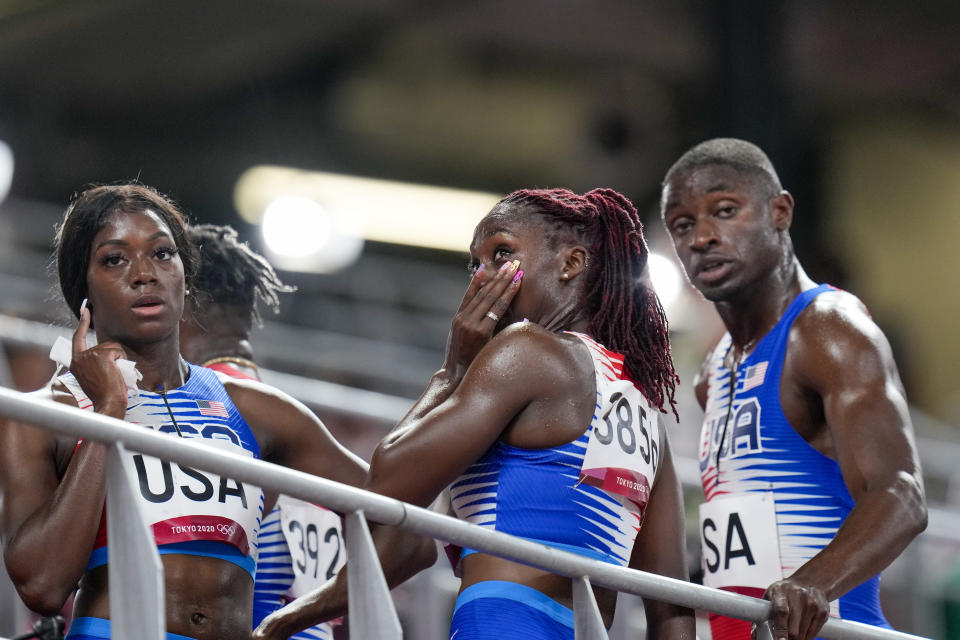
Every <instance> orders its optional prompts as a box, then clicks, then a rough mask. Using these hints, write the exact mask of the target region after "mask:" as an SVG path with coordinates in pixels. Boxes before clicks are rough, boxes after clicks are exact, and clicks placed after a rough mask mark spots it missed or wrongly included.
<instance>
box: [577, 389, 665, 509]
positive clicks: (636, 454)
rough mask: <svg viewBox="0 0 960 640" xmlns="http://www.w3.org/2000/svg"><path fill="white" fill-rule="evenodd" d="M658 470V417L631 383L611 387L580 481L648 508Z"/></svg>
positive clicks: (592, 435)
mask: <svg viewBox="0 0 960 640" xmlns="http://www.w3.org/2000/svg"><path fill="white" fill-rule="evenodd" d="M659 466H660V431H659V426H658V423H657V416H656V413H655V412H654V411H653V410H651V408H650V405H649V403H648V402H647V400H646V398H644V397H643V395H641V394H640V392H639V391H638V390H637V388H636V387H634V386H633V384H631V383H630V382H628V381H619V382H618V383H616V384H615V385H611V387H610V388H608V389H607V395H606V397H605V398H604V400H603V402H602V404H601V406H600V407H599V414H598V416H597V418H596V419H595V420H594V423H593V430H592V432H591V434H590V440H589V442H588V443H587V451H586V454H585V455H584V458H583V467H582V468H581V470H580V481H581V482H584V483H586V484H590V485H593V486H595V487H599V488H601V489H603V490H604V491H609V492H611V493H616V494H619V495H623V496H626V497H628V498H630V499H632V500H634V501H636V502H639V503H640V504H641V505H645V504H646V503H647V501H648V500H649V499H650V488H651V485H652V483H653V478H654V476H655V475H656V472H657V468H658V467H659Z"/></svg>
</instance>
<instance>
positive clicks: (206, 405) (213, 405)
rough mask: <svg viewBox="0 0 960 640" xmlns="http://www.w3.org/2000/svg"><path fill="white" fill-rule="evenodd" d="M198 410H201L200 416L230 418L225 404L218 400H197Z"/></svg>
mask: <svg viewBox="0 0 960 640" xmlns="http://www.w3.org/2000/svg"><path fill="white" fill-rule="evenodd" d="M197 408H199V409H200V415H202V416H217V417H220V418H229V417H230V416H229V414H227V408H226V407H225V406H223V403H222V402H217V401H216V400H197Z"/></svg>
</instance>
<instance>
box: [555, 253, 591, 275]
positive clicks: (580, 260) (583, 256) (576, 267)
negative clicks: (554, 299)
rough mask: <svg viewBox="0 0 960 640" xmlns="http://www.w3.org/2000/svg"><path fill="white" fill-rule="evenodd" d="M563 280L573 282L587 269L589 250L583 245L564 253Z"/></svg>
mask: <svg viewBox="0 0 960 640" xmlns="http://www.w3.org/2000/svg"><path fill="white" fill-rule="evenodd" d="M561 255H562V256H563V271H562V273H561V274H560V279H561V280H573V279H574V278H576V277H577V276H578V275H580V274H581V273H583V272H584V270H585V269H586V268H587V250H586V248H584V247H583V246H581V245H573V246H571V247H567V248H566V249H565V250H564V251H563V253H562V254H561Z"/></svg>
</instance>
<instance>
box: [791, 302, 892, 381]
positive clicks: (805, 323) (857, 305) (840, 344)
mask: <svg viewBox="0 0 960 640" xmlns="http://www.w3.org/2000/svg"><path fill="white" fill-rule="evenodd" d="M788 357H789V359H790V360H791V362H792V364H793V365H794V366H795V367H796V369H795V370H796V371H797V373H799V374H800V375H801V376H802V377H803V378H807V379H826V380H828V381H829V380H834V381H837V382H839V380H838V377H840V376H845V375H849V373H850V372H854V371H855V372H856V373H857V376H858V377H862V375H863V372H864V371H867V370H870V369H875V370H876V371H877V373H881V372H887V371H889V370H890V368H891V367H892V366H893V354H892V351H891V349H890V344H889V342H888V341H887V338H886V336H885V335H884V334H883V331H882V330H881V329H880V327H879V326H877V323H876V322H874V320H873V318H872V317H871V316H870V312H869V311H868V310H867V307H866V305H864V304H863V302H861V301H860V299H859V298H857V297H856V296H854V295H853V294H851V293H849V292H847V291H842V290H839V289H837V290H831V291H829V292H826V293H822V294H820V295H819V296H817V297H816V298H814V300H813V301H812V302H811V303H810V305H809V306H808V307H807V308H806V309H804V311H803V312H802V313H801V314H800V315H799V317H798V318H797V320H796V322H794V326H793V328H792V329H791V332H790V342H789V347H788ZM821 382H823V380H821Z"/></svg>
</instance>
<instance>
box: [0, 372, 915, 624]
mask: <svg viewBox="0 0 960 640" xmlns="http://www.w3.org/2000/svg"><path fill="white" fill-rule="evenodd" d="M0 415H2V416H5V417H8V418H12V419H15V420H19V421H22V422H27V423H30V424H34V425H37V426H42V427H45V428H47V429H50V430H52V431H55V432H57V433H61V434H66V435H70V436H75V437H82V438H87V439H90V440H96V441H99V442H104V443H107V444H110V445H113V446H118V445H121V446H123V447H126V448H129V449H132V450H135V451H140V452H143V453H146V454H149V455H152V456H156V457H158V458H161V459H164V460H169V461H173V462H177V463H180V464H187V465H190V466H191V467H195V468H199V469H203V470H206V471H211V472H214V473H218V474H221V475H226V476H229V477H230V478H234V479H237V480H241V481H244V482H249V483H251V484H254V485H256V486H259V487H263V488H264V489H270V490H273V491H278V492H280V493H283V494H286V495H290V496H293V497H296V498H300V499H302V500H308V501H311V502H317V503H321V504H324V505H326V506H327V507H329V508H332V509H334V510H336V511H340V512H343V513H345V514H357V513H359V514H361V515H360V516H359V519H360V520H361V521H362V518H363V517H367V518H369V519H370V520H374V521H376V522H381V523H384V524H388V525H394V526H400V527H403V528H405V529H410V530H412V531H415V532H417V533H420V534H423V535H426V536H430V537H433V538H437V539H441V540H445V541H448V542H452V543H454V544H458V545H461V546H463V547H469V548H473V549H479V550H481V551H484V552H486V553H492V554H494V555H498V556H502V557H505V558H509V559H512V560H517V561H520V562H524V563H526V564H530V565H534V566H537V567H540V568H542V569H545V570H547V571H551V572H553V573H556V574H558V575H563V576H566V577H569V578H571V579H573V580H574V581H580V580H581V579H585V581H584V583H582V584H581V587H579V588H577V592H579V593H584V589H583V588H582V586H586V585H587V584H592V585H596V586H601V587H606V588H609V589H614V590H617V591H623V592H626V593H632V594H636V595H639V596H643V597H648V598H652V599H655V600H660V601H664V602H669V603H673V604H677V605H680V606H685V607H690V608H693V609H699V610H702V611H711V612H714V613H719V614H722V615H725V616H729V617H733V618H739V619H742V620H748V621H751V622H756V623H763V622H765V621H766V620H767V619H768V618H769V615H770V603H769V602H767V601H765V600H759V599H756V598H750V597H747V596H741V595H737V594H733V593H729V592H725V591H720V590H717V589H710V588H708V587H704V586H701V585H695V584H690V583H687V582H683V581H681V580H674V579H671V578H666V577H663V576H659V575H655V574H650V573H645V572H641V571H636V570H634V569H628V568H624V567H618V566H614V565H610V564H606V563H602V562H598V561H595V560H590V559H587V558H585V557H583V556H579V555H576V554H572V553H569V552H566V551H561V550H559V549H555V548H552V547H549V546H546V545H543V544H538V543H534V542H530V541H528V540H523V539H521V538H516V537H514V536H510V535H507V534H505V533H501V532H497V531H491V530H488V529H484V528H481V527H478V526H475V525H471V524H469V523H466V522H462V521H460V520H457V519H455V518H451V517H448V516H445V515H442V514H439V513H435V512H433V511H430V510H427V509H423V508H420V507H416V506H414V505H410V504H406V503H403V502H400V501H399V500H394V499H392V498H387V497H385V496H381V495H378V494H374V493H370V492H368V491H364V490H362V489H357V488H355V487H350V486H346V485H343V484H340V483H337V482H333V481H331V480H327V479H324V478H318V477H315V476H311V475H309V474H306V473H302V472H300V471H295V470H292V469H286V468H284V467H280V466H277V465H274V464H270V463H267V462H263V461H259V460H253V459H249V458H245V457H243V456H240V455H237V454H234V453H229V452H224V451H219V450H216V449H213V448H211V447H206V446H204V445H203V444H202V443H197V442H191V441H189V440H186V441H185V440H182V439H179V438H171V437H168V436H166V435H164V434H160V433H158V432H154V431H151V430H147V429H143V428H142V427H137V426H134V425H130V424H127V423H125V422H123V421H120V420H116V419H113V418H110V417H107V416H102V415H99V414H95V413H92V412H85V411H81V410H79V409H75V408H73V407H68V406H65V405H61V404H59V403H55V402H51V401H46V400H40V399H37V398H36V397H31V396H28V395H26V394H22V393H19V392H16V391H11V390H9V389H2V388H0ZM109 490H113V488H111V489H109ZM348 517H349V516H348ZM350 529H352V530H354V531H356V530H357V529H365V528H364V527H351V528H350ZM368 542H369V541H368ZM368 549H369V547H368ZM348 565H349V563H348ZM373 569H374V570H376V571H377V572H379V567H373ZM351 577H353V574H351ZM361 579H363V580H370V579H371V577H370V576H369V575H366V576H361ZM379 579H381V580H382V574H380V576H379ZM122 589H123V587H122V586H120V587H119V588H118V585H114V588H113V589H111V597H113V593H114V592H115V591H120V590H122ZM586 591H589V590H586ZM589 604H590V603H589V602H587V603H586V604H584V603H583V602H582V601H581V602H580V603H578V604H577V605H576V606H575V610H577V611H578V612H580V611H587V612H588V615H590V613H589V612H590V610H591V607H590V606H589ZM350 606H351V607H353V606H354V604H353V603H351V605H350ZM387 606H391V607H392V603H387ZM592 610H593V615H594V616H595V615H597V614H596V606H595V604H594V605H593V607H592ZM582 627H583V628H585V629H589V628H591V625H590V624H582ZM820 635H821V636H822V637H825V638H829V639H831V640H852V639H863V640H868V639H869V640H885V639H888V640H916V639H917V638H919V636H914V635H910V634H906V633H901V632H897V631H890V630H887V629H880V628H877V627H872V626H868V625H864V624H859V623H855V622H849V621H844V620H839V619H834V618H831V619H830V620H828V621H827V623H826V624H825V625H824V627H823V630H822V631H821V632H820ZM371 637H374V636H371ZM383 637H397V636H395V635H389V636H383ZM581 637H590V636H581Z"/></svg>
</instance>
